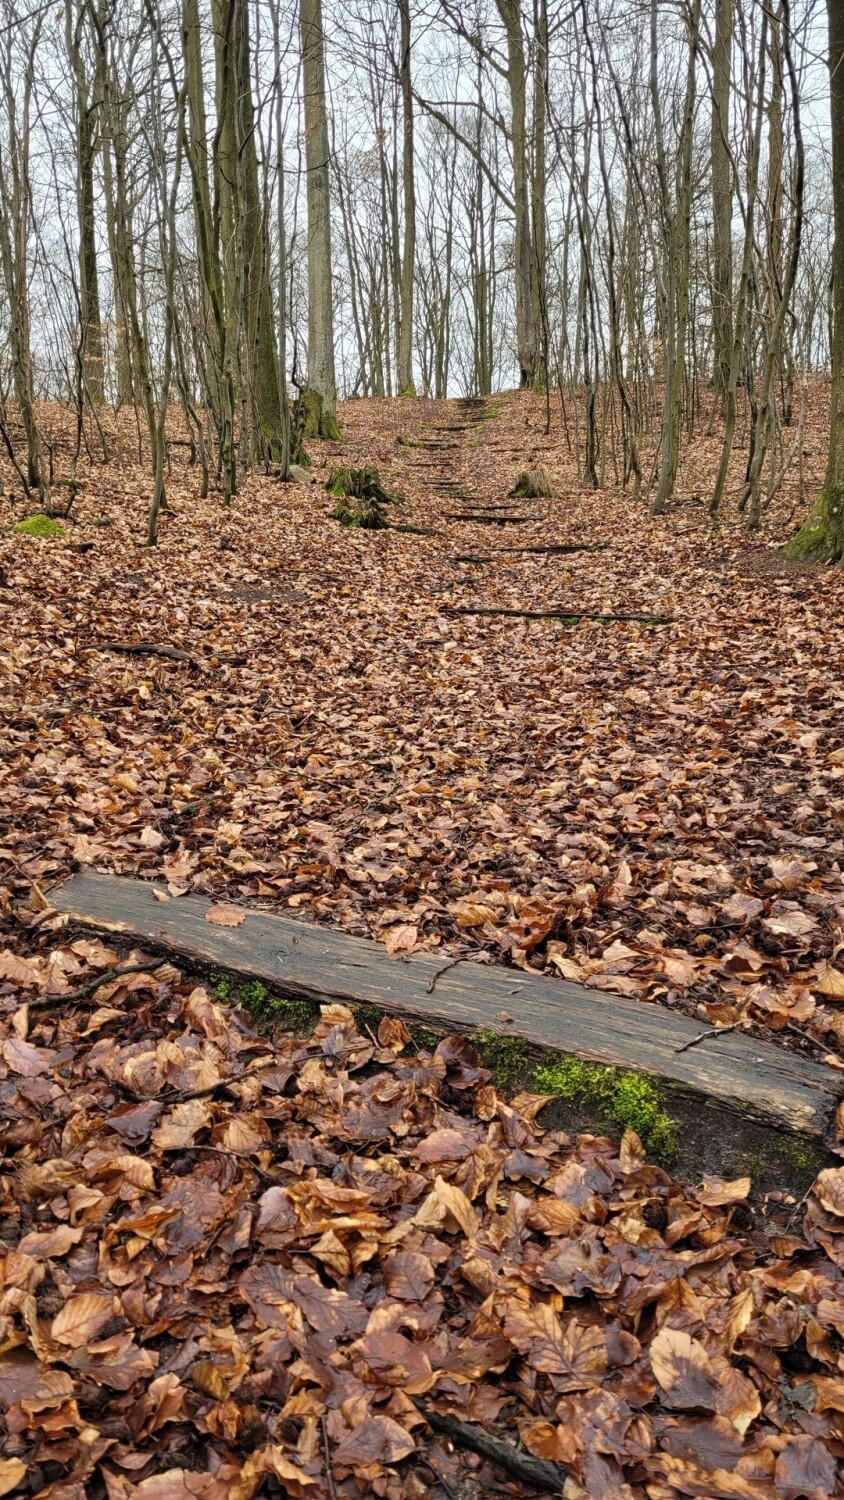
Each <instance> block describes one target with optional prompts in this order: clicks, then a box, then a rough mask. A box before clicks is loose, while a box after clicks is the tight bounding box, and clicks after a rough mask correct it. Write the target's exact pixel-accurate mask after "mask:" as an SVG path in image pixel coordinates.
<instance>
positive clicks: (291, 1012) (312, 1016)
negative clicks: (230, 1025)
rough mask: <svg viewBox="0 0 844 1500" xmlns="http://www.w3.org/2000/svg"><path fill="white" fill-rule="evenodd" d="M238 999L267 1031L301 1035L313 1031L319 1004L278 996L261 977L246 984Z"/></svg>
mask: <svg viewBox="0 0 844 1500" xmlns="http://www.w3.org/2000/svg"><path fill="white" fill-rule="evenodd" d="M237 998H238V1000H239V1001H240V1004H241V1005H244V1006H245V1007H246V1009H247V1010H248V1011H249V1014H250V1015H251V1016H252V1017H253V1019H254V1020H255V1021H256V1022H257V1023H258V1025H259V1026H260V1027H262V1028H263V1029H265V1030H267V1031H276V1030H280V1031H293V1032H295V1033H296V1035H297V1036H307V1034H308V1032H309V1031H313V1028H314V1024H315V1022H316V1019H317V1007H316V1006H315V1005H314V1004H312V1002H311V1001H310V1000H293V999H289V998H287V997H285V996H283V995H274V994H273V993H272V991H271V990H268V989H267V986H266V985H265V984H262V983H261V981H260V980H259V979H255V980H250V982H249V983H248V984H244V985H243V986H242V988H241V990H240V993H239V995H238V997H237Z"/></svg>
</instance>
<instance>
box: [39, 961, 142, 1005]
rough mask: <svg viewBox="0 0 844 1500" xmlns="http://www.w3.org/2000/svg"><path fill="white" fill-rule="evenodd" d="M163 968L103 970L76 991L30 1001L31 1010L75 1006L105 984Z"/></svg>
mask: <svg viewBox="0 0 844 1500" xmlns="http://www.w3.org/2000/svg"><path fill="white" fill-rule="evenodd" d="M160 968H161V961H160V960H159V962H158V963H145V964H126V965H125V966H124V967H123V968H114V969H103V970H102V972H101V973H100V974H98V975H97V976H96V977H95V978H94V979H89V980H87V981H86V982H85V984H80V985H79V986H78V988H77V989H75V990H62V992H61V994H58V995H41V996H39V997H38V998H36V999H35V1000H30V1002H29V1006H30V1009H31V1010H52V1009H55V1007H57V1006H59V1005H75V1004H76V1002H77V1001H78V1000H84V999H85V998H86V997H87V996H88V995H94V994H96V992H97V990H98V989H101V988H102V986H103V985H104V984H109V983H111V981H112V980H113V979H122V978H123V976H124V974H147V973H154V971H155V970H156V969H160Z"/></svg>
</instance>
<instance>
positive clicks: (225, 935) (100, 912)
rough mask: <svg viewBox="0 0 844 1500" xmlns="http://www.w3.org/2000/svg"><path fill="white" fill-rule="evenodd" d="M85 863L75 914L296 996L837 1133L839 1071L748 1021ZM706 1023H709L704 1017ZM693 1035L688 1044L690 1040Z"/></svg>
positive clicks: (70, 894)
mask: <svg viewBox="0 0 844 1500" xmlns="http://www.w3.org/2000/svg"><path fill="white" fill-rule="evenodd" d="M156 890H158V892H159V896H164V897H166V896H167V892H166V889H165V888H164V887H163V886H160V887H155V886H153V884H151V883H150V882H147V881H142V880H131V879H127V878H125V877H121V876H116V875H107V874H102V873H98V872H94V871H86V872H84V873H82V874H79V875H74V876H72V877H71V879H70V880H68V881H67V882H66V883H65V884H64V885H63V886H62V887H60V889H59V890H58V891H57V892H55V895H54V900H55V906H56V908H57V910H58V911H60V912H65V913H67V915H68V916H69V917H70V918H71V919H72V920H73V921H74V922H76V923H80V924H82V925H83V926H85V927H94V928H98V929H100V930H103V931H107V932H110V933H112V934H114V935H115V936H118V935H119V936H121V937H123V938H125V939H127V940H130V941H132V942H141V943H143V944H144V945H146V946H148V947H150V948H153V949H155V950H156V951H164V952H166V953H170V954H177V955H178V956H179V957H180V958H181V959H183V960H186V961H187V962H188V963H189V964H192V965H193V966H194V967H195V968H199V969H212V970H213V969H220V968H223V969H226V970H228V971H230V972H231V973H234V974H237V975H242V976H244V977H248V978H250V979H261V980H263V981H264V982H265V983H266V984H268V985H271V986H272V988H273V989H274V990H275V991H276V992H278V993H280V994H282V995H286V996H294V997H306V998H308V999H311V1000H315V1001H322V1002H327V1001H342V1002H344V1003H346V1004H349V1005H355V1004H366V1005H375V1006H378V1007H380V1008H381V1009H382V1010H384V1011H385V1012H387V1013H390V1014H393V1015H397V1016H401V1017H403V1018H405V1019H409V1020H412V1021H422V1022H426V1023H427V1024H428V1025H429V1026H435V1027H438V1028H440V1029H446V1030H456V1031H474V1030H475V1029H477V1028H479V1027H481V1028H484V1029H486V1030H491V1031H495V1032H498V1033H500V1034H501V1035H506V1036H517V1037H521V1038H522V1039H523V1040H524V1041H525V1042H527V1043H528V1044H530V1046H531V1047H534V1048H537V1049H544V1048H549V1047H550V1048H555V1049H557V1050H559V1051H561V1052H566V1053H572V1054H575V1055H576V1056H578V1057H582V1058H587V1059H590V1060H592V1061H595V1062H600V1063H609V1064H613V1065H615V1066H618V1067H623V1068H632V1069H635V1070H636V1071H638V1072H643V1073H649V1074H652V1075H654V1076H656V1077H657V1078H659V1079H661V1080H662V1081H663V1083H665V1084H666V1085H668V1086H670V1087H671V1088H673V1089H675V1090H679V1091H680V1092H681V1093H683V1094H687V1095H691V1096H692V1097H693V1098H696V1099H697V1100H698V1101H700V1102H703V1101H706V1103H707V1104H709V1105H716V1106H718V1107H719V1108H721V1109H724V1108H726V1109H728V1110H729V1111H731V1112H733V1113H734V1114H735V1115H738V1116H741V1117H742V1118H744V1119H745V1120H748V1121H756V1122H761V1123H762V1124H764V1125H768V1126H774V1127H776V1128H778V1129H787V1130H791V1131H797V1132H799V1133H801V1134H803V1135H806V1136H812V1137H815V1138H820V1139H824V1138H828V1137H829V1134H830V1131H831V1129H832V1120H833V1116H834V1112H835V1108H836V1105H837V1103H838V1101H839V1098H840V1097H841V1094H842V1091H844V1080H842V1076H841V1074H840V1073H836V1072H835V1070H834V1069H832V1068H827V1067H824V1066H822V1065H821V1064H818V1063H812V1062H807V1061H805V1060H804V1059H802V1058H800V1057H798V1056H796V1055H795V1054H794V1053H792V1052H788V1051H786V1049H785V1048H784V1047H778V1046H775V1045H773V1044H772V1043H771V1042H760V1041H756V1040H755V1039H754V1038H753V1037H750V1036H747V1035H745V1034H744V1033H742V1032H740V1031H729V1032H727V1031H725V1032H722V1033H721V1034H719V1035H716V1036H709V1035H706V1036H705V1037H704V1038H703V1040H700V1036H701V1023H700V1022H698V1021H694V1020H691V1019H690V1018H689V1017H688V1016H682V1015H678V1014H676V1013H675V1012H674V1011H672V1010H668V1009H666V1008H664V1007H662V1006H660V1005H652V1004H648V1003H646V1002H645V1001H640V1000H629V999H626V998H625V997H624V996H621V995H611V994H607V993H605V992H604V991H600V990H590V989H587V988H586V987H585V986H584V985H579V984H569V983H567V982H566V981H565V980H562V979H551V978H547V977H546V976H545V975H542V974H531V973H525V972H524V971H522V970H520V969H508V968H504V967H503V966H501V967H499V966H491V965H484V964H480V963H472V962H470V961H468V960H461V961H460V962H458V963H456V964H451V965H450V964H449V959H448V956H447V955H443V954H423V953H420V954H414V955H412V956H411V957H410V958H409V959H406V960H404V961H401V960H397V959H391V958H389V957H388V955H387V953H386V951H385V949H384V948H383V947H382V946H381V944H380V943H376V942H373V941H372V940H370V939H368V938H357V937H350V936H348V934H346V933H343V932H336V931H334V930H332V929H330V928H324V927H313V926H310V925H309V924H307V923H305V922H302V921H296V920H294V919H292V918H290V917H280V916H276V915H275V913H272V912H268V911H259V910H255V909H248V910H247V911H246V914H245V916H244V919H243V921H242V922H241V923H240V925H239V926H237V927H218V926H215V925H213V924H212V923H210V922H208V921H206V914H207V912H208V909H209V907H210V906H211V904H212V903H211V902H210V901H209V900H207V899H206V898H205V897H204V896H190V895H189V896H180V897H177V898H169V899H164V900H161V899H159V898H158V897H157V896H156V894H155V892H156ZM704 1029H705V1028H704ZM696 1039H698V1040H697V1043H696V1045H692V1046H690V1045H689V1044H690V1043H695V1042H696Z"/></svg>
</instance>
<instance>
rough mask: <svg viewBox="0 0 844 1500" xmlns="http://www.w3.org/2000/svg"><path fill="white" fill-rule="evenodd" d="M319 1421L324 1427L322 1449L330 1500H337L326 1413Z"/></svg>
mask: <svg viewBox="0 0 844 1500" xmlns="http://www.w3.org/2000/svg"><path fill="white" fill-rule="evenodd" d="M319 1420H320V1426H321V1427H322V1448H323V1457H324V1459H325V1481H326V1484H327V1485H328V1494H329V1497H330V1500H337V1491H336V1489H335V1487H334V1475H333V1474H332V1472H331V1445H330V1443H329V1441H328V1423H327V1422H326V1420H325V1413H324V1412H323V1414H322V1416H321V1417H320V1419H319Z"/></svg>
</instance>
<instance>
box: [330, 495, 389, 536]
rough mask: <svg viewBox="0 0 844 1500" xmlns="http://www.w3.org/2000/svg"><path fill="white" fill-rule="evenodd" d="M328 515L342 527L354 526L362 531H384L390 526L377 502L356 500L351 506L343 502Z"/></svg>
mask: <svg viewBox="0 0 844 1500" xmlns="http://www.w3.org/2000/svg"><path fill="white" fill-rule="evenodd" d="M328 514H329V515H330V517H331V519H332V521H339V522H340V525H341V526H354V527H356V528H358V529H359V530H360V531H384V530H385V529H386V527H387V526H389V524H390V523H389V521H388V520H387V517H386V516H385V515H384V512H383V510H382V508H381V506H380V505H379V504H378V502H377V501H376V500H354V501H352V503H351V504H349V503H348V502H347V501H345V500H341V502H340V504H339V505H335V507H334V509H333V510H330V511H329V512H328Z"/></svg>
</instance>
